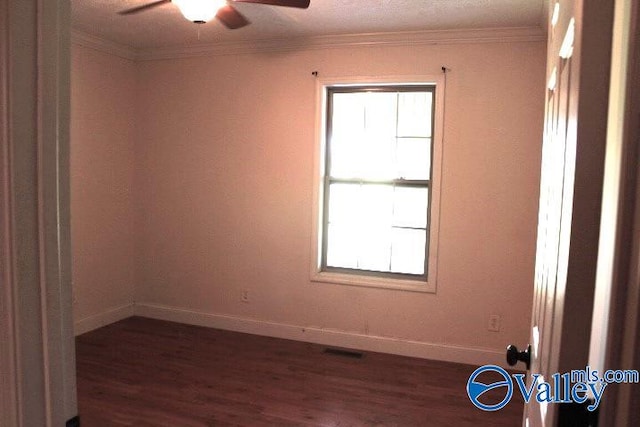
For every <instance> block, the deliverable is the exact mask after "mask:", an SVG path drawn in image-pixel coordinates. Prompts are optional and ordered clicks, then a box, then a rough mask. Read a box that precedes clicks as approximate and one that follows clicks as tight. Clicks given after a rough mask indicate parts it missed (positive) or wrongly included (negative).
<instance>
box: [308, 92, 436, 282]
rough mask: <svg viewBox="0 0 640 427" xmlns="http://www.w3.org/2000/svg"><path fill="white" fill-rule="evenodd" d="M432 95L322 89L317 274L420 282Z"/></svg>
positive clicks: (427, 220)
mask: <svg viewBox="0 0 640 427" xmlns="http://www.w3.org/2000/svg"><path fill="white" fill-rule="evenodd" d="M434 97H435V86H429V85H426V86H415V85H408V86H343V87H328V88H327V111H326V131H325V132H326V133H325V134H326V141H325V149H326V153H325V162H324V167H325V170H324V183H323V184H324V185H323V188H324V197H323V224H322V248H321V249H322V257H321V269H322V271H335V272H341V273H357V274H367V275H374V276H392V277H395V278H398V277H399V278H408V279H416V278H425V279H426V276H427V269H428V262H427V261H428V254H429V223H430V218H429V216H430V215H429V210H430V209H429V203H430V200H431V181H432V179H431V175H432V153H433V128H434V125H433V122H434Z"/></svg>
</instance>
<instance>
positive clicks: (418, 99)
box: [398, 92, 433, 138]
mask: <svg viewBox="0 0 640 427" xmlns="http://www.w3.org/2000/svg"><path fill="white" fill-rule="evenodd" d="M432 103H433V94H432V93H431V92H400V93H399V94H398V136H421V137H427V138H429V137H431V108H432Z"/></svg>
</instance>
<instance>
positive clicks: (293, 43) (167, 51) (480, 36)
mask: <svg viewBox="0 0 640 427" xmlns="http://www.w3.org/2000/svg"><path fill="white" fill-rule="evenodd" d="M545 40H546V36H545V34H544V32H543V31H542V29H540V28H539V27H522V28H490V29H473V30H438V31H433V30H429V31H403V32H394V33H367V34H344V35H329V36H312V37H297V38H291V39H271V40H254V41H242V42H220V43H215V44H208V45H193V46H182V47H171V48H155V49H145V50H140V51H139V52H138V57H137V59H138V60H141V61H152V60H161V59H176V58H190V57H199V56H219V55H239V54H250V53H260V52H274V51H305V50H317V49H331V48H348V47H376V46H416V45H429V44H461V43H467V44H468V43H509V42H511V43H513V42H542V41H545Z"/></svg>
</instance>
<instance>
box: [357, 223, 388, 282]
mask: <svg viewBox="0 0 640 427" xmlns="http://www.w3.org/2000/svg"><path fill="white" fill-rule="evenodd" d="M360 236H361V238H360V256H359V257H358V268H361V269H363V270H371V271H389V268H390V262H389V261H390V259H391V228H389V227H363V228H362V232H361V235H360Z"/></svg>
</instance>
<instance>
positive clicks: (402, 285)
mask: <svg viewBox="0 0 640 427" xmlns="http://www.w3.org/2000/svg"><path fill="white" fill-rule="evenodd" d="M311 281H312V282H319V283H331V284H338V285H348V286H361V287H367V288H382V289H393V290H397V291H408V292H423V293H432V294H434V293H436V286H435V283H433V282H423V281H420V280H407V279H391V278H388V277H375V276H364V275H356V274H343V273H333V272H326V271H315V272H313V273H312V274H311Z"/></svg>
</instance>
